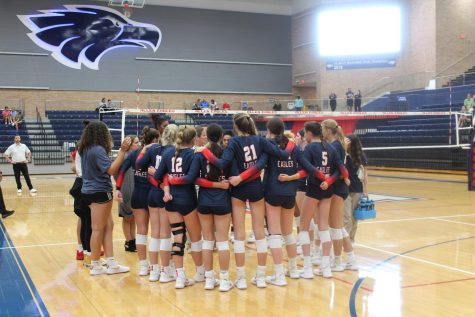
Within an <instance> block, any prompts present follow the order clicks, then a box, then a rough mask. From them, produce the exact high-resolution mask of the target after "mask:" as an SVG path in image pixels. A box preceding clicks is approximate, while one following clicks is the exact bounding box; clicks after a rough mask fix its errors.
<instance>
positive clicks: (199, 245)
mask: <svg viewBox="0 0 475 317" xmlns="http://www.w3.org/2000/svg"><path fill="white" fill-rule="evenodd" d="M202 249H203V240H199V241H196V242H192V243H191V252H201V250H202ZM211 250H213V249H212V248H211Z"/></svg>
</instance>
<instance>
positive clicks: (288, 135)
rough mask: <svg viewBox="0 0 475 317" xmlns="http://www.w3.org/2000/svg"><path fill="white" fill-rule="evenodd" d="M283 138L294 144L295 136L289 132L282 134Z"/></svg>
mask: <svg viewBox="0 0 475 317" xmlns="http://www.w3.org/2000/svg"><path fill="white" fill-rule="evenodd" d="M284 136H285V137H286V138H287V139H289V140H291V141H292V142H295V134H293V133H292V132H291V131H287V132H284Z"/></svg>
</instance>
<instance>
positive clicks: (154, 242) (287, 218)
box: [78, 113, 361, 291]
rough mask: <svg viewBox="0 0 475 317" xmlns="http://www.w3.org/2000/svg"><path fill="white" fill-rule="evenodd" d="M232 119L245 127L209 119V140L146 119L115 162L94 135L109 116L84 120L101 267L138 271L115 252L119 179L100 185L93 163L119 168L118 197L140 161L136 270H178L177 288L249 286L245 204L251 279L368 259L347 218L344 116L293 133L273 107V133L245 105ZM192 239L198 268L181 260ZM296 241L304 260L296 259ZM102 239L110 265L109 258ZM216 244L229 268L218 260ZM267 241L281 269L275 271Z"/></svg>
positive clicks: (324, 270) (169, 273) (264, 280)
mask: <svg viewBox="0 0 475 317" xmlns="http://www.w3.org/2000/svg"><path fill="white" fill-rule="evenodd" d="M233 125H234V135H235V136H234V137H232V138H226V140H225V141H224V142H223V130H222V128H221V127H220V126H219V125H216V124H210V125H208V126H207V127H206V129H204V131H203V134H205V135H204V136H206V137H207V142H206V144H204V146H196V145H195V140H196V139H197V138H200V137H201V135H198V136H197V132H196V130H195V128H194V127H192V126H188V125H187V126H180V127H178V126H176V125H174V124H169V125H166V127H165V126H160V127H157V129H149V128H144V130H143V132H142V138H141V141H142V142H141V143H142V144H140V142H139V139H138V138H137V137H134V136H131V137H126V138H125V139H124V140H123V142H122V144H121V148H120V150H119V154H118V156H117V158H116V159H115V160H114V162H112V163H111V162H110V160H109V161H108V162H107V161H106V158H105V157H104V155H107V152H109V151H110V147H109V148H107V146H101V142H102V141H98V142H95V141H94V140H100V135H101V134H108V137H109V138H110V133H109V132H108V131H107V127H106V126H105V124H103V123H102V122H91V123H89V124H88V125H87V126H86V127H85V130H84V132H83V135H82V137H81V141H80V143H79V146H78V152H79V153H80V155H81V162H82V169H83V173H82V176H83V187H82V195H83V196H84V198H85V201H86V203H87V204H88V205H89V206H90V208H91V215H92V236H91V245H90V247H91V260H92V261H91V271H90V274H91V275H101V274H115V273H123V272H128V271H129V268H127V267H125V266H123V265H119V264H118V263H117V261H116V260H115V259H114V257H113V253H112V241H111V240H112V224H111V222H112V219H111V213H110V209H111V206H112V196H111V193H112V190H110V191H109V187H108V184H107V186H103V187H101V186H96V185H95V184H96V183H97V182H98V180H97V178H98V177H97V175H92V173H96V174H97V173H99V174H101V173H102V174H104V180H105V178H107V177H108V178H109V181H110V176H109V175H113V174H116V173H117V174H118V176H117V180H116V189H117V190H116V193H115V198H116V200H118V201H119V202H122V199H123V197H122V194H121V192H120V189H121V186H122V185H123V179H124V173H125V172H126V171H127V170H128V169H130V168H132V169H133V170H134V189H133V193H132V197H131V206H132V210H133V214H134V218H135V222H136V225H137V227H136V228H137V233H136V236H135V243H136V249H137V253H138V259H139V270H138V273H139V275H140V276H148V277H149V280H150V281H160V282H163V283H166V282H171V281H175V287H176V288H184V287H186V286H191V285H193V284H194V283H196V282H204V288H205V289H208V290H211V289H214V288H216V287H219V290H220V291H229V290H230V289H232V288H233V287H236V288H238V289H246V288H247V278H246V277H247V274H246V265H245V251H246V244H245V238H246V228H245V215H246V206H248V207H249V208H250V210H251V217H252V230H253V233H254V235H255V239H256V241H255V249H256V253H257V268H256V270H255V273H254V274H253V275H252V278H251V283H252V284H254V285H256V286H257V287H258V288H264V287H266V286H267V284H272V285H277V286H285V285H287V281H286V279H287V277H290V278H292V279H299V278H304V279H312V278H314V275H319V276H323V277H324V278H331V277H332V271H333V272H342V271H344V270H347V269H349V270H357V269H358V268H357V264H356V258H355V254H354V252H353V247H352V241H351V239H350V237H349V235H348V232H347V231H346V229H345V228H344V226H343V222H344V200H345V199H346V198H347V197H348V195H349V186H350V174H349V172H348V171H349V170H350V173H353V174H354V173H355V169H354V167H349V168H347V166H348V161H350V164H351V159H347V158H348V156H347V154H346V150H345V148H346V143H349V142H352V141H349V140H348V139H346V142H345V138H344V135H343V133H342V129H341V127H340V126H338V124H337V123H336V122H335V121H334V120H325V121H323V122H322V123H319V122H306V123H305V126H304V129H302V130H301V131H299V132H298V133H297V135H296V136H295V137H293V135H289V134H285V132H284V130H285V127H284V123H283V122H282V120H281V119H279V118H277V117H275V118H272V119H270V120H269V121H268V123H267V135H266V137H265V138H264V137H261V136H259V135H258V134H257V131H256V127H255V124H254V121H253V119H252V118H251V117H250V116H249V115H248V114H246V113H239V114H236V115H235V116H234V117H233ZM104 129H106V131H107V132H106V131H104ZM94 134H98V135H99V137H98V136H94ZM205 139H206V138H205ZM352 140H353V139H352ZM358 142H359V141H358ZM98 143H99V144H98ZM104 147H106V148H104ZM125 152H129V154H128V155H127V156H126V155H125ZM345 162H346V165H347V166H345ZM359 164H361V162H359ZM88 169H89V171H87V170H88ZM352 179H353V178H352ZM197 188H199V189H198V193H197ZM110 189H112V188H110ZM294 220H295V223H296V225H297V230H298V234H297V236H296V235H295V234H294ZM231 223H232V225H233V228H234V248H233V251H234V257H235V265H236V279H235V280H233V281H231V279H230V276H229V266H230V265H229V264H230V244H229V230H230V226H231ZM149 225H150V229H151V230H150V231H151V232H150V234H151V237H150V238H148V234H149V233H148V231H149ZM265 227H266V229H267V230H266V229H265ZM266 231H267V232H266ZM353 235H354V233H353ZM352 238H354V237H352ZM187 239H189V240H191V246H190V250H189V251H190V252H189V253H190V254H191V257H192V259H193V262H194V264H195V267H196V271H195V274H194V276H193V277H192V278H189V277H187V275H186V273H185V270H184V266H183V257H184V256H185V254H186V252H185V246H186V242H187ZM148 240H149V241H148ZM297 241H298V244H299V247H300V246H301V252H302V254H303V255H302V256H303V268H299V267H298V266H297ZM147 242H148V254H147ZM101 246H102V247H103V248H104V251H105V255H106V259H107V261H106V265H102V264H101V262H100V261H99V258H100V252H101ZM283 246H285V249H286V253H287V259H288V260H287V261H286V262H288V265H287V267H286V268H284V264H283V262H284V259H283V250H282V249H283ZM215 249H217V253H218V256H217V258H218V262H219V276H218V275H217V274H215V272H214V269H213V252H214V251H215ZM269 249H270V251H271V255H272V259H273V263H274V270H273V274H272V275H270V276H266V262H267V255H268V250H269ZM331 249H333V252H331V251H332V250H331ZM343 250H344V251H345V253H346V259H345V261H343V260H342V251H343ZM331 253H333V254H332V256H331ZM147 255H148V259H147ZM159 258H160V261H159ZM171 259H173V264H172V265H171V264H170V263H171ZM159 262H160V264H161V265H159ZM313 265H318V267H317V266H316V268H315V269H314V268H313Z"/></svg>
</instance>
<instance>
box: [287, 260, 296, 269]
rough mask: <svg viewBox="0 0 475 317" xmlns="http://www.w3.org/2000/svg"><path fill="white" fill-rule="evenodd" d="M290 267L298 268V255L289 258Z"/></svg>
mask: <svg viewBox="0 0 475 317" xmlns="http://www.w3.org/2000/svg"><path fill="white" fill-rule="evenodd" d="M289 267H290V268H291V269H295V268H297V257H295V258H290V259H289Z"/></svg>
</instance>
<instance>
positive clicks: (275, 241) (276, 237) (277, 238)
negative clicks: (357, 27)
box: [269, 234, 282, 249]
mask: <svg viewBox="0 0 475 317" xmlns="http://www.w3.org/2000/svg"><path fill="white" fill-rule="evenodd" d="M269 248H271V249H281V248H282V235H280V234H271V235H270V236H269Z"/></svg>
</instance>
